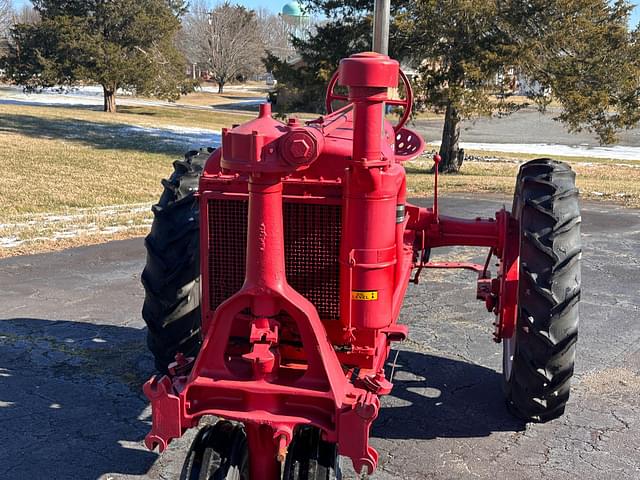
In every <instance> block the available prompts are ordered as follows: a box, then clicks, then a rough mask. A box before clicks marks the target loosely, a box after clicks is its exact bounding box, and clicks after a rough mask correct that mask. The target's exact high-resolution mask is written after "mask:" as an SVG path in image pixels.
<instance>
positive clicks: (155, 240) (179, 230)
mask: <svg viewBox="0 0 640 480" xmlns="http://www.w3.org/2000/svg"><path fill="white" fill-rule="evenodd" d="M212 151H213V150H212V149H202V150H194V151H191V152H189V153H187V154H186V155H185V157H184V159H183V160H177V161H176V162H174V164H173V166H174V173H173V175H171V177H170V178H169V179H168V180H163V182H162V185H163V186H164V192H163V193H162V196H161V197H160V201H159V202H158V203H157V204H156V205H154V206H153V209H152V210H153V214H154V220H153V225H152V227H151V232H150V233H149V235H148V236H147V238H146V240H145V246H146V248H147V264H146V266H145V268H144V271H143V272H142V284H143V285H144V289H145V300H144V305H143V308H142V317H143V318H144V321H145V323H146V324H147V345H148V347H149V350H151V353H153V356H154V358H155V365H156V368H157V369H158V371H159V372H161V373H167V368H168V366H169V365H170V364H171V363H172V362H173V361H174V359H175V356H176V354H177V353H182V354H184V356H185V357H195V356H196V355H197V353H198V351H199V349H200V344H201V341H202V339H201V334H200V251H199V250H200V249H199V246H200V236H199V235H200V222H199V207H198V201H197V199H196V198H195V195H194V193H195V192H196V191H197V190H198V183H199V181H200V176H201V175H202V171H203V168H204V164H205V162H206V160H207V159H208V158H209V156H210V154H211V152H212Z"/></svg>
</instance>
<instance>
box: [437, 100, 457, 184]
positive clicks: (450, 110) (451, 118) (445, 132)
mask: <svg viewBox="0 0 640 480" xmlns="http://www.w3.org/2000/svg"><path fill="white" fill-rule="evenodd" d="M460 120H461V119H460V114H459V113H458V110H457V109H456V107H454V106H453V105H451V104H449V105H447V112H446V113H445V117H444V128H443V129H442V144H441V145H440V156H441V157H442V161H441V162H440V169H439V170H440V172H444V173H448V172H457V171H458V170H460V167H461V166H462V160H463V158H461V155H460V152H461V150H460V144H459V141H460Z"/></svg>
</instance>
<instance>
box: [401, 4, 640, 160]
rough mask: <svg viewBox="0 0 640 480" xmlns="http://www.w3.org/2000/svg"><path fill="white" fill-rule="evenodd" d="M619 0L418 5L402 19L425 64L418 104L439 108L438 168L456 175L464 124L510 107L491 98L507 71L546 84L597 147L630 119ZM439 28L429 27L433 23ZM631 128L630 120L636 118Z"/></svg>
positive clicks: (631, 72) (634, 72)
mask: <svg viewBox="0 0 640 480" xmlns="http://www.w3.org/2000/svg"><path fill="white" fill-rule="evenodd" d="M629 9H630V7H629V5H628V4H627V2H625V1H617V2H615V3H610V2H608V1H607V0H552V1H549V0H534V1H531V0H509V1H489V2H487V1H485V0H421V1H416V2H414V3H413V4H412V6H411V8H410V9H408V10H407V11H406V12H405V13H404V14H403V18H402V20H401V21H402V23H403V27H404V28H405V31H406V32H407V35H408V36H409V37H410V38H411V39H412V42H413V44H414V45H415V50H414V53H415V54H416V55H418V56H419V57H420V58H423V59H426V61H424V62H423V64H422V68H421V75H420V79H419V81H418V85H417V87H418V88H417V93H418V99H419V102H420V103H421V106H422V107H425V108H426V107H429V108H433V109H435V110H437V111H443V112H444V114H445V123H444V128H443V134H442V144H441V147H440V155H441V156H442V159H443V161H442V163H441V165H440V168H441V169H442V171H445V172H450V171H457V170H458V169H459V167H460V165H461V161H460V160H461V158H459V139H460V123H461V121H462V119H465V118H470V117H472V116H477V115H491V114H494V113H496V112H498V113H501V114H508V113H511V112H513V111H515V110H516V109H517V108H518V107H517V105H515V104H513V103H511V102H509V101H508V100H502V101H496V99H495V97H494V96H493V94H495V93H496V92H499V91H501V90H503V89H504V88H503V87H504V85H501V84H500V81H498V82H497V83H496V82H491V81H489V80H490V79H495V78H498V79H500V78H505V76H504V75H500V74H501V73H503V72H505V71H506V70H507V69H509V68H513V69H515V70H516V71H518V72H520V73H522V74H525V75H527V77H528V78H530V79H531V80H533V81H536V82H539V83H540V84H541V85H543V86H544V87H548V88H549V89H550V91H551V92H552V97H550V96H548V95H539V96H538V97H537V98H536V99H535V100H536V102H537V104H538V106H539V107H540V108H542V109H544V108H546V106H547V105H548V104H549V102H550V100H551V98H555V99H556V100H558V101H559V103H560V104H561V106H562V111H561V113H560V115H559V116H558V119H559V120H561V121H563V122H564V123H566V124H567V125H568V126H569V128H570V129H571V130H579V129H587V130H589V131H592V132H594V133H596V134H597V135H598V136H599V138H600V140H601V142H603V143H608V142H611V141H613V140H615V134H614V132H615V131H616V130H618V129H620V128H625V127H626V126H629V125H632V124H633V123H634V120H633V118H632V117H633V115H630V111H636V112H637V104H638V97H637V92H638V90H637V89H638V72H639V71H640V70H639V69H638V58H637V57H636V58H635V59H634V58H632V55H631V44H630V42H629V32H628V28H627V20H628V14H629ZM434 25H435V26H437V28H433V26H434ZM635 122H637V119H636V120H635Z"/></svg>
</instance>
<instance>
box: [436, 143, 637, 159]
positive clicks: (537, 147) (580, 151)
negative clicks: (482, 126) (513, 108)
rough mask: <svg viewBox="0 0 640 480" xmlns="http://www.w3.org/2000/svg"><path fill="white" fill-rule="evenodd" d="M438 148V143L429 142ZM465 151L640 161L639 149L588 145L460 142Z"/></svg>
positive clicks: (621, 146)
mask: <svg viewBox="0 0 640 480" xmlns="http://www.w3.org/2000/svg"><path fill="white" fill-rule="evenodd" d="M430 145H435V146H439V145H440V142H439V141H433V142H430ZM460 147H461V148H464V149H465V150H481V151H491V152H503V153H530V154H535V155H550V156H553V155H557V156H563V157H588V158H611V159H615V160H632V161H640V147H629V146H623V145H616V146H611V147H591V146H589V145H574V146H572V145H558V144H548V143H474V142H460Z"/></svg>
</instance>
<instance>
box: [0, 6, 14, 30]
mask: <svg viewBox="0 0 640 480" xmlns="http://www.w3.org/2000/svg"><path fill="white" fill-rule="evenodd" d="M12 18H13V8H12V7H11V0H0V38H4V37H6V35H7V33H8V31H9V27H10V26H11V23H12Z"/></svg>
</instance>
